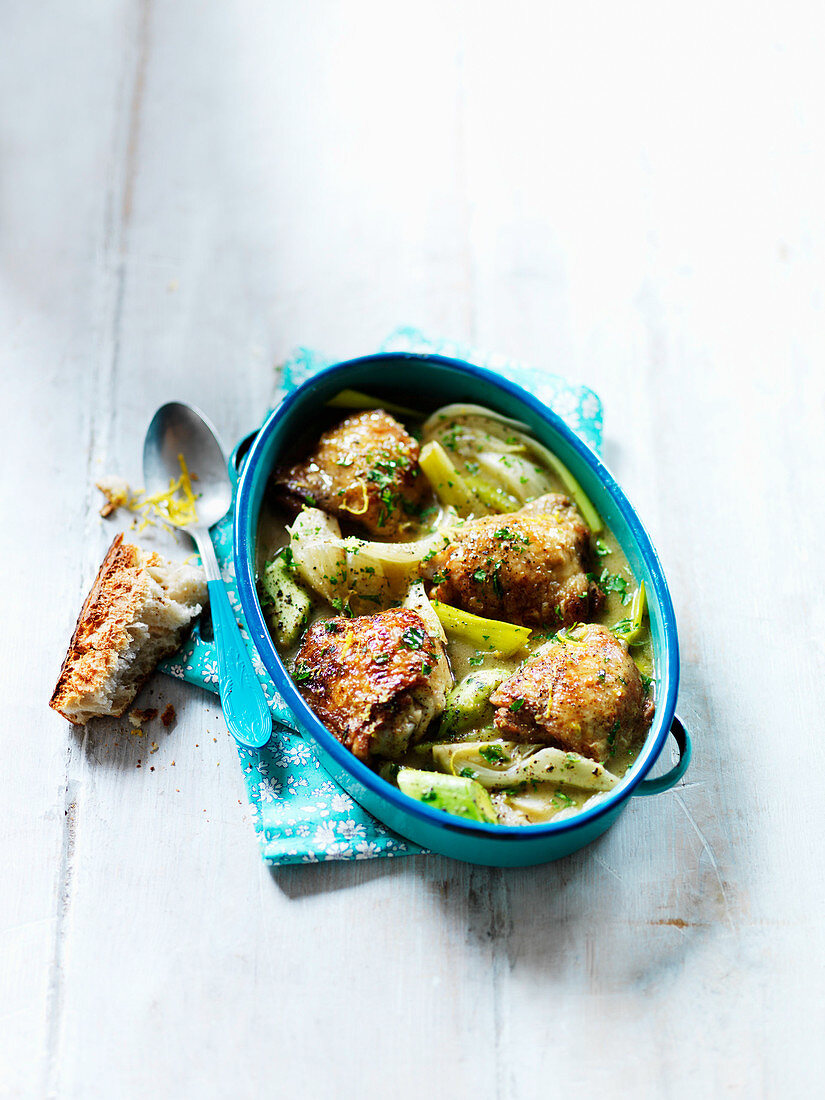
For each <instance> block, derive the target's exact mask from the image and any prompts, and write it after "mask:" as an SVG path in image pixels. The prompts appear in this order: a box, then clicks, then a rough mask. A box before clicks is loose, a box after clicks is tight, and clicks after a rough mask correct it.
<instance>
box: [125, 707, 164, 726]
mask: <svg viewBox="0 0 825 1100" xmlns="http://www.w3.org/2000/svg"><path fill="white" fill-rule="evenodd" d="M157 716H158V708H157V707H148V708H147V709H146V710H133V711H132V712H131V714H129V715H127V717H128V719H129V721H130V722H131V723H132V725H133V726H141V725H143V723H144V722H151V721H153V720H154V719H155V718H157Z"/></svg>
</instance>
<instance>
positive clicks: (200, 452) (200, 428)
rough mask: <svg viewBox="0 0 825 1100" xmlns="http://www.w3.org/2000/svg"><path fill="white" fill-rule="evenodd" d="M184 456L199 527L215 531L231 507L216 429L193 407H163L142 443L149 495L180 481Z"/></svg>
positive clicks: (178, 403) (229, 486) (176, 403)
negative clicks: (175, 481) (215, 526)
mask: <svg viewBox="0 0 825 1100" xmlns="http://www.w3.org/2000/svg"><path fill="white" fill-rule="evenodd" d="M179 455H183V456H184V458H185V459H186V464H187V466H188V467H189V470H190V472H191V474H192V475H196V476H197V480H195V476H193V477H192V480H193V482H194V485H193V489H195V490H196V495H197V498H198V499H197V512H198V522H199V526H203V527H207V528H209V527H214V525H215V524H216V523H217V522H218V521H219V520H221V519H223V517H224V516H225V515H226V513H227V512H228V511H229V509H230V507H231V505H232V483H231V481H230V480H229V474H228V473H227V469H226V459H225V458H224V452H223V447H222V446H221V443H220V441H219V439H218V433H217V432H216V431H215V428H214V427H213V425H212V424H211V423H210V422H209V420H208V419H207V418H206V417H205V416H204V415H203V413H202V412H201V411H200V410H199V409H196V408H195V407H194V406H193V405H185V404H184V403H183V402H182V401H170V402H169V403H168V404H166V405H161V407H160V408H159V409H158V411H157V412H156V413H155V415H154V416H153V417H152V421H151V423H150V424H149V428H148V429H147V432H146V439H145V440H144V443H143V478H144V482H145V488H146V492H147V493H150V494H151V493H157V492H163V491H165V490H166V489H168V488H169V481H170V480H177V478H179V477H180V461H179V459H178V456H179Z"/></svg>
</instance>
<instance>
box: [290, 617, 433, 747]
mask: <svg viewBox="0 0 825 1100" xmlns="http://www.w3.org/2000/svg"><path fill="white" fill-rule="evenodd" d="M293 676H294V678H295V680H296V682H297V684H298V688H299V690H300V692H301V694H302V695H303V696H304V698H305V699H306V701H307V702H308V703H309V705H310V706H311V707H312V709H313V710H314V711H315V713H316V714H317V715H318V717H319V718H320V719H321V721H322V722H323V723H324V724H325V725H326V726H327V728H328V729H329V730H330V731H331V733H333V734H334V736H335V737H336V738H337V739H338V740H339V741H340V742H341V744H342V745H345V746H346V747H347V748H348V749H349V750H350V751H351V752H352V753H354V755H355V756H357V757H358V758H359V760H363V761H365V762H369V761H370V760H371V759H372V758H373V757H384V758H389V759H392V758H396V757H399V756H402V755H403V754H404V753H405V752H406V751H407V749H408V748H409V746H410V745H411V744H414V743H415V742H416V741H417V740H419V739H420V738H421V737H422V736H423V734H424V731H425V730H426V728H427V726H428V725H429V724H430V722H431V721H432V720H433V718H435V717H437V715H439V714H440V713H441V712H442V710H443V709H444V704H445V701H446V698H447V692H448V691H449V689H450V687H451V686H452V676H451V674H450V670H449V666H448V664H447V657H446V654H445V651H444V646H443V644H442V643H441V641H440V640H439V639H437V638H433V637H431V636H430V634H428V633H427V628H426V626H425V623H424V620H423V619H422V618H421V616H420V615H419V614H418V612H416V611H412V610H409V609H406V608H394V609H393V610H391V611H382V612H381V613H380V614H378V615H364V616H361V617H359V618H355V619H345V618H338V619H327V620H325V621H324V622H317V623H315V625H314V626H313V627H311V629H310V630H309V631H308V632H307V635H306V638H305V639H304V642H303V644H302V646H301V649H300V651H299V652H298V656H297V657H296V659H295V667H294V672H293Z"/></svg>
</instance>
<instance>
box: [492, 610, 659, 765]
mask: <svg viewBox="0 0 825 1100" xmlns="http://www.w3.org/2000/svg"><path fill="white" fill-rule="evenodd" d="M565 634H566V636H565ZM490 702H491V703H492V704H493V706H494V707H496V708H497V710H496V716H495V724H496V728H497V729H498V730H499V731H500V733H501V735H502V736H503V737H506V738H509V739H510V740H513V741H522V742H526V743H528V744H534V743H536V744H549V745H556V746H557V747H559V748H562V749H566V750H568V751H569V752H578V753H581V755H582V756H587V757H590V759H592V760H598V761H603V760H606V759H607V758H608V756H611V755H612V754H613V753H615V752H620V751H622V750H623V749H625V748H627V746H628V745H630V744H631V743H632V742H633V741H635V740H636V739H637V738H639V737H640V736H642V735H643V734H644V733H645V732H646V731H647V729H648V728H649V726H650V722H651V719H652V718H653V701H652V700H651V699H649V698H647V697H646V695H645V690H644V687H643V685H642V678H641V676H640V675H639V670H638V668H637V667H636V664H635V662H634V660H633V658H632V657H631V656H630V653H629V651H628V648H627V645H626V644H625V642H623V641H622V640H621V639H620V638H617V637H616V636H615V635H614V634H612V633H611V632H610V631H609V630H608V629H607V627H604V626H598V625H596V624H595V623H590V624H588V625H587V626H578V627H575V628H574V629H573V630H571V631H569V632H562V635H561V637H559V638H557V640H556V641H554V642H552V643H551V644H550V645H548V646H546V647H544V648H543V649H542V650H541V651H540V652H539V653H537V654H536V655H535V656H534V657H532V658H530V659H529V660H527V661H526V662H525V663H524V664H523V665H522V667H521V668H520V669H519V670H518V672H516V673H515V674H514V675H513V676H511V677H510V678H509V679H508V680H505V681H504V683H503V684H501V686H500V687H499V688H497V689H496V691H494V692H493V694H492V696H491V698H490Z"/></svg>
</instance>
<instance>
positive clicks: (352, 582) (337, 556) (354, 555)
mask: <svg viewBox="0 0 825 1100" xmlns="http://www.w3.org/2000/svg"><path fill="white" fill-rule="evenodd" d="M289 531H290V544H289V545H290V549H291V551H292V556H293V560H294V562H295V567H296V569H297V570H298V573H299V575H300V577H301V579H302V580H303V581H304V582H305V583H306V584H307V585H309V587H310V588H311V589H312V590H313V591H315V592H317V593H318V594H319V595H320V596H323V598H324V599H325V600H326V601H327V602H328V603H331V604H332V606H333V607H335V608H336V609H337V610H338V611H345V610H346V611H348V612H354V613H356V614H370V613H371V612H375V611H380V610H381V607H382V606H383V605H384V604H385V603H387V602H388V601H389V600H390V598H391V597H392V596H393V594H394V593H396V592H399V591H406V588H407V586H408V585H409V582H410V579H411V578H412V577H413V576H414V575H415V573H416V572H417V569H418V565H419V563H420V562H421V561H422V560H423V559H424V558H425V557H426V556H427V554H429V553H431V552H433V553H434V552H436V551H438V550H441V549H442V548H443V547H444V546H446V545H447V543H448V541H449V539H448V536H447V535H445V534H443V533H442V532H440V531H434V532H433V533H432V534H430V535H427V536H426V537H425V538H422V539H417V540H416V541H415V542H394V543H393V542H368V541H366V540H364V539H358V538H346V539H345V538H342V537H341V528H340V526H339V524H338V521H337V520H335V519H333V518H332V517H331V516H328V515H327V514H326V513H325V512H322V511H321V510H320V509H319V508H304V509H303V510H302V511H301V512H300V513H299V514H298V516H297V518H296V520H295V522H294V523H293V524H292V527H291V528H289Z"/></svg>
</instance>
